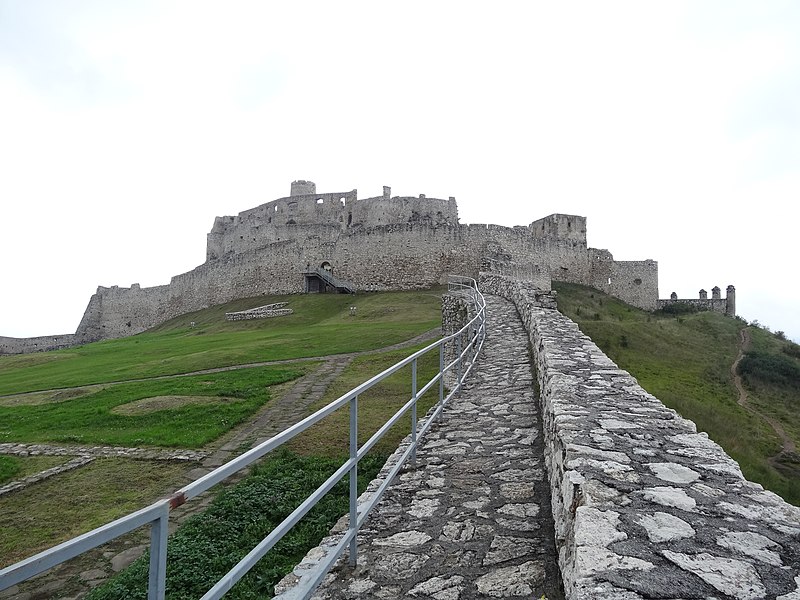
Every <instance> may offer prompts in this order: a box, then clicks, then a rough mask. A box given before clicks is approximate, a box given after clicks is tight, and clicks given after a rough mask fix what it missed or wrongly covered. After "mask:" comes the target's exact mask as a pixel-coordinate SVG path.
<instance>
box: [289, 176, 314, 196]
mask: <svg viewBox="0 0 800 600" xmlns="http://www.w3.org/2000/svg"><path fill="white" fill-rule="evenodd" d="M316 193H317V185H316V184H315V183H314V182H313V181H305V180H304V179H298V180H297V181H293V182H292V193H291V194H290V196H313V195H314V194H316Z"/></svg>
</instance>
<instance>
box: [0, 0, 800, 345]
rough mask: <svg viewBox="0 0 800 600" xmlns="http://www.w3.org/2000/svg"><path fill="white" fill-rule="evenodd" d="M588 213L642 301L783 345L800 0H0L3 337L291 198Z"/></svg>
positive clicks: (788, 325)
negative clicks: (738, 324) (698, 306)
mask: <svg viewBox="0 0 800 600" xmlns="http://www.w3.org/2000/svg"><path fill="white" fill-rule="evenodd" d="M294 179H310V180H312V181H315V182H316V183H317V189H318V191H320V192H335V191H345V190H351V189H353V188H358V190H359V196H360V197H368V196H376V195H380V193H381V186H383V185H390V186H392V193H393V194H396V195H408V196H416V195H418V194H426V195H428V196H432V197H439V198H447V197H448V196H455V197H456V198H457V200H458V205H459V212H460V217H461V222H462V223H498V224H502V225H527V224H529V223H530V222H531V221H534V220H536V219H538V218H541V217H543V216H546V215H549V214H552V213H555V212H560V213H569V214H578V215H584V216H586V217H587V220H588V223H587V225H588V238H589V244H590V246H593V247H597V248H607V249H609V250H610V251H611V252H612V253H613V255H614V257H615V258H616V259H618V260H641V259H646V258H652V259H655V260H657V261H658V263H659V275H660V286H659V287H660V296H661V297H662V298H665V297H668V296H669V294H670V292H672V291H675V292H677V293H678V295H679V296H680V297H682V298H686V297H689V298H694V297H697V292H698V290H700V288H705V289H706V290H709V292H710V290H711V288H712V287H713V286H714V285H718V286H719V287H720V288H722V290H723V294H724V290H725V287H726V286H727V285H728V284H734V285H735V286H736V291H737V308H738V313H739V314H740V315H741V316H743V317H745V318H746V319H748V320H754V319H757V320H758V321H759V322H761V323H762V324H766V325H768V326H770V327H771V328H772V329H773V330H783V331H785V332H786V333H787V334H789V335H790V336H791V337H793V338H794V339H796V340H800V315H798V311H797V307H798V302H800V301H799V300H798V298H800V278H798V276H797V271H798V269H797V267H796V266H795V259H796V258H797V257H798V251H797V238H798V230H797V228H798V218H797V217H798V212H799V211H800V209H798V200H799V199H800V3H798V2H795V1H792V0H790V1H786V2H777V1H769V0H759V1H757V2H756V1H755V0H754V1H752V2H735V1H731V0H724V1H719V2H717V1H703V0H698V1H693V2H679V1H673V0H671V1H670V2H642V1H641V0H636V1H632V2H622V1H604V2H597V1H590V2H589V1H587V2H580V1H573V2H533V1H525V2H493V3H488V2H482V3H475V2H465V1H463V0H461V1H458V2H441V1H437V2H430V1H426V2H413V1H404V2H395V3H391V4H390V3H383V2H363V3H354V2H346V1H336V2H330V1H327V2H318V3H316V2H314V3H312V2H302V1H293V2H277V1H276V2H266V1H258V2H213V3H212V2H203V1H197V0H192V1H186V2H168V1H158V2H156V1H153V2H146V1H137V2H107V1H105V0H97V1H88V0H72V1H70V2H62V1H60V0H53V1H45V0H0V202H2V204H1V206H2V211H0V219H2V221H0V223H2V228H1V230H2V234H0V256H1V258H0V335H8V336H16V337H25V336H32V335H46V334H55V333H69V332H73V331H74V330H75V328H76V327H77V325H78V323H79V321H80V319H81V316H82V315H83V311H84V309H85V307H86V304H87V303H88V301H89V297H90V296H91V294H92V293H94V291H95V290H96V288H97V286H98V285H104V286H111V285H120V286H129V285H130V284H131V283H140V284H141V285H142V286H151V285H158V284H164V283H168V282H169V279H170V277H171V276H172V275H176V274H178V273H182V272H185V271H188V270H191V269H193V268H194V267H196V266H197V265H199V264H201V263H202V262H204V260H205V243H206V233H208V231H209V230H210V229H211V226H212V224H213V222H214V217H215V216H217V215H234V214H237V213H238V212H240V211H242V210H246V209H249V208H252V207H255V206H257V205H259V204H262V203H264V202H268V201H270V200H274V199H276V198H279V197H283V196H287V195H288V194H289V185H290V182H291V181H292V180H294Z"/></svg>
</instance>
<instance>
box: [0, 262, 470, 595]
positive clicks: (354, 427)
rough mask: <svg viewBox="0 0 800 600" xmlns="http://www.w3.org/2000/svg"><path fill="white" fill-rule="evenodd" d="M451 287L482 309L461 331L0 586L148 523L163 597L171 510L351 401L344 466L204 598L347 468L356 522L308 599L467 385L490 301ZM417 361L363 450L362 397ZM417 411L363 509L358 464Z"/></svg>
mask: <svg viewBox="0 0 800 600" xmlns="http://www.w3.org/2000/svg"><path fill="white" fill-rule="evenodd" d="M448 279H449V280H448V289H449V290H450V291H456V290H462V291H465V292H466V293H467V294H468V295H469V296H470V298H471V300H472V301H473V302H474V305H475V308H476V311H475V312H476V314H475V316H474V317H473V318H472V319H471V320H470V321H469V322H468V323H467V324H466V325H464V327H462V328H461V329H460V330H459V331H457V332H455V333H453V334H452V335H448V336H446V337H443V338H441V339H439V340H437V341H436V342H433V343H432V344H430V345H428V346H426V347H425V348H423V349H422V350H418V351H417V352H415V353H413V354H412V355H410V356H408V357H406V358H404V359H403V360H401V361H399V362H397V363H395V364H394V365H392V366H391V367H389V368H387V369H385V370H384V371H382V372H381V373H379V374H377V375H375V376H374V377H372V378H371V379H368V380H367V381H365V382H364V383H362V384H360V385H358V386H356V387H355V388H353V389H352V390H350V391H349V392H346V393H345V394H343V395H342V396H340V397H339V398H337V399H336V400H334V401H333V402H331V403H330V404H328V405H327V406H324V407H323V408H321V409H319V410H318V411H316V412H315V413H313V414H312V415H309V416H308V417H306V418H305V419H303V420H302V421H299V422H298V423H296V424H294V425H292V426H291V427H289V428H288V429H285V430H284V431H282V432H281V433H279V434H277V435H275V436H273V437H271V438H270V439H268V440H266V441H265V442H262V443H261V444H259V445H258V446H256V447H254V448H252V449H251V450H248V451H247V452H245V453H244V454H241V455H240V456H238V457H236V458H234V459H233V460H231V461H229V462H227V463H225V464H224V465H222V466H220V467H217V468H216V469H214V470H213V471H211V472H210V473H208V474H206V475H204V476H203V477H200V478H199V479H197V480H195V481H193V482H192V483H189V484H188V485H186V486H184V487H182V488H181V489H179V490H178V491H177V492H175V493H174V494H173V495H172V496H170V497H169V498H166V499H163V500H159V501H157V502H154V503H153V504H151V505H150V506H147V507H145V508H143V509H141V510H138V511H136V512H134V513H131V514H129V515H126V516H124V517H121V518H119V519H116V520H114V521H112V522H110V523H107V524H105V525H102V526H100V527H98V528H97V529H94V530H92V531H89V532H88V533H85V534H83V535H80V536H78V537H75V538H73V539H71V540H68V541H66V542H63V543H62V544H59V545H57V546H54V547H53V548H50V549H48V550H45V551H43V552H40V553H39V554H36V555H35V556H32V557H30V558H27V559H25V560H22V561H20V562H18V563H15V564H13V565H10V566H8V567H5V568H3V569H0V591H2V590H4V589H7V588H9V587H11V586H12V585H15V584H17V583H20V582H22V581H25V580H27V579H30V578H32V577H34V576H36V575H38V574H39V573H42V572H44V571H46V570H48V569H50V568H52V567H54V566H56V565H59V564H61V563H63V562H65V561H67V560H69V559H71V558H74V557H76V556H78V555H80V554H83V553H84V552H87V551H89V550H91V549H93V548H96V547H97V546H100V545H101V544H104V543H106V542H109V541H111V540H113V539H115V538H118V537H120V536H122V535H124V534H126V533H129V532H131V531H133V530H134V529H137V528H139V527H141V526H143V525H148V524H149V525H150V571H149V579H148V600H163V598H164V594H165V587H166V570H167V529H168V527H167V526H168V518H169V512H170V511H171V510H172V509H174V508H177V507H178V506H180V505H182V504H184V503H185V502H186V501H188V500H190V499H191V498H194V497H195V496H197V495H199V494H202V493H203V492H205V491H207V490H208V489H210V488H211V487H213V486H215V485H216V484H217V483H219V482H221V481H223V480H224V479H226V478H227V477H229V476H230V475H232V474H234V473H235V472H237V471H239V470H241V469H243V468H245V467H247V466H249V465H250V464H252V463H253V462H255V461H256V460H258V459H260V458H262V457H263V456H264V455H265V454H267V453H269V452H271V451H272V450H274V449H275V448H277V447H278V446H280V445H282V444H284V443H285V442H287V441H289V440H290V439H292V438H293V437H295V436H296V435H298V434H300V433H302V432H303V431H305V430H306V429H308V428H309V427H311V426H312V425H314V424H315V423H317V422H319V421H321V420H322V419H324V418H325V417H327V416H329V415H330V414H332V413H333V412H335V411H336V410H338V409H340V408H343V407H344V406H345V405H349V407H350V457H349V458H348V460H347V461H345V462H344V464H342V466H340V467H339V468H338V469H337V470H336V472H335V473H334V474H333V475H331V476H330V477H329V478H328V479H327V480H326V481H325V482H324V483H323V484H322V485H321V486H319V487H318V488H317V489H316V490H315V491H314V492H313V493H312V494H311V495H310V496H309V497H308V498H306V500H304V501H303V503H302V504H300V506H298V507H297V508H296V509H295V510H294V511H293V512H292V513H291V514H290V515H289V516H288V517H286V519H284V520H283V521H282V522H281V523H280V524H279V525H278V526H277V527H275V529H273V530H272V532H271V533H270V534H269V535H267V537H265V538H264V539H263V540H262V541H261V542H260V543H259V544H258V545H257V546H256V547H255V548H253V549H252V550H251V551H250V552H249V553H248V554H247V555H246V556H245V557H244V558H242V559H241V560H240V561H239V563H237V564H236V566H234V567H233V568H232V569H231V570H230V571H229V572H228V573H227V574H225V575H224V576H223V577H222V578H221V579H220V580H219V581H218V582H217V583H216V584H215V585H214V586H213V587H212V588H211V589H210V590H208V592H206V594H205V595H204V596H203V600H212V599H217V598H221V597H222V596H223V595H224V594H225V593H226V592H227V591H229V590H230V589H231V588H232V587H233V586H234V585H235V584H236V582H237V581H239V579H241V578H242V577H243V576H244V575H245V574H246V573H247V572H248V571H249V570H250V569H251V568H252V567H253V566H254V565H255V564H256V562H258V560H259V559H260V558H262V557H263V556H264V555H265V554H266V553H267V552H269V550H270V549H271V548H272V547H273V546H274V545H275V544H276V543H277V542H278V541H279V540H280V539H281V538H282V537H283V536H284V535H285V534H286V533H287V532H288V531H289V530H290V529H291V528H292V527H293V526H294V525H295V524H296V523H297V522H298V521H299V520H300V519H302V518H303V516H304V515H305V514H306V513H307V512H308V511H309V510H311V509H312V508H313V507H314V506H315V505H316V503H317V502H318V501H319V500H320V499H321V498H322V497H323V496H324V495H325V494H326V493H327V492H328V491H330V489H331V488H332V487H333V486H334V485H336V483H338V481H339V480H340V479H342V478H343V477H344V476H345V474H349V480H350V513H349V514H350V521H349V526H348V530H347V532H346V534H345V535H344V536H343V537H342V539H341V541H340V542H339V544H338V545H337V546H336V548H335V550H334V552H332V553H331V554H329V555H328V557H327V559H326V560H325V561H324V562H323V563H322V564H321V568H320V571H319V574H318V575H317V576H316V577H315V578H314V579H313V580H309V581H308V582H302V581H301V583H300V585H298V588H296V590H295V594H296V597H298V598H308V597H309V596H310V595H311V594H312V593H313V591H314V589H315V588H316V587H317V585H319V583H320V581H322V579H323V577H324V576H325V574H326V573H327V572H328V571H329V570H330V568H331V566H332V565H333V563H334V562H335V561H336V559H337V558H338V557H339V556H340V555H341V554H342V553H343V552H344V550H345V549H346V548H349V550H350V556H349V558H350V563H351V564H352V565H355V564H356V560H357V547H356V534H357V533H358V529H359V527H360V526H361V525H362V524H363V523H364V520H365V519H366V517H367V515H368V514H369V512H370V511H371V510H372V508H373V507H374V506H375V504H376V503H377V502H378V500H380V498H381V496H382V495H383V493H384V491H385V490H386V488H387V487H388V486H389V483H390V482H391V481H392V479H393V478H394V476H395V475H396V474H397V473H398V472H399V470H400V469H401V468H402V467H403V465H404V464H405V462H406V461H407V460H408V459H409V457H410V458H411V459H412V462H414V461H415V460H416V449H417V444H418V441H419V439H420V438H421V437H422V436H423V435H424V434H425V432H427V430H428V428H429V427H430V426H431V424H432V423H433V422H434V421H435V420H436V418H438V416H439V415H440V414H441V412H442V410H443V409H444V407H445V405H446V404H447V402H448V401H449V400H450V399H451V398H452V397H453V396H454V395H455V394H458V393H459V391H460V390H461V387H462V385H463V383H464V381H465V379H466V378H467V376H468V374H469V372H470V371H471V370H472V367H473V365H474V362H475V358H476V357H477V355H478V353H479V352H480V350H481V348H482V346H483V340H484V338H485V335H486V333H485V323H486V318H485V312H486V311H485V309H486V303H485V301H484V298H483V295H482V294H481V293H480V290H478V286H477V283H476V282H475V280H474V279H472V278H468V277H456V276H451V277H449V278H448ZM467 333H468V334H469V339H468V341H467V343H462V338H463V336H464V334H467ZM453 342H455V343H456V345H457V353H456V357H455V358H454V359H453V360H452V361H450V362H449V363H447V364H445V360H444V347H445V344H448V343H453ZM435 350H438V351H439V371H438V373H437V374H436V375H434V376H433V377H432V378H431V379H430V381H428V382H427V383H425V384H424V385H423V386H422V387H421V388H419V389H418V387H417V361H418V360H419V358H421V357H423V356H425V355H426V354H428V353H430V352H433V351H435ZM408 365H411V390H412V391H411V398H410V400H408V402H406V403H405V404H404V405H403V406H402V407H401V408H400V409H399V410H398V411H397V412H396V413H395V414H394V415H393V416H392V417H390V418H389V420H387V422H386V423H385V424H384V425H382V426H381V428H380V429H378V431H376V432H375V433H374V434H373V435H372V437H370V439H369V440H367V441H366V442H365V443H364V444H363V445H362V446H361V447H360V448H359V447H358V396H359V395H360V394H362V393H364V392H365V391H367V390H368V389H369V388H371V387H372V386H374V385H375V384H377V383H379V382H380V381H382V380H384V379H386V378H387V377H389V376H390V375H392V374H393V373H395V372H397V371H399V370H400V369H402V368H403V367H406V366H408ZM452 369H455V370H456V372H457V374H458V375H457V377H456V379H455V385H454V386H453V389H451V390H450V392H449V393H448V394H447V396H445V395H444V375H445V373H447V372H448V371H450V370H452ZM437 383H438V384H439V400H438V402H437V405H436V407H435V409H434V410H433V411H432V413H431V415H430V418H429V419H427V421H426V422H425V423H424V424H423V426H422V428H421V429H419V430H418V424H417V400H419V398H421V397H422V396H423V395H424V394H425V393H427V392H428V391H429V390H431V389H432V388H433V386H434V385H436V384H437ZM409 410H410V411H411V444H410V445H409V447H408V448H407V449H406V450H405V452H404V453H403V455H402V456H401V459H400V460H399V461H398V462H397V463H396V464H395V465H394V467H393V468H392V470H391V471H390V472H389V474H388V475H387V477H386V478H385V480H384V481H383V482H382V484H381V485H380V486H379V488H378V490H377V491H376V493H375V494H374V495H373V496H372V498H371V499H370V500H369V502H367V503H366V504H364V505H362V507H361V510H359V509H358V508H359V507H358V504H357V502H358V492H357V488H356V484H357V473H358V462H359V461H360V460H361V459H362V458H363V457H364V456H365V455H366V454H367V452H368V451H369V450H370V449H371V448H372V447H373V446H374V445H375V444H376V443H377V442H378V440H380V439H381V438H382V437H383V436H384V435H385V434H386V433H387V432H388V431H389V429H390V428H391V427H392V426H393V425H394V424H396V423H397V422H398V421H399V420H400V419H401V418H402V417H403V415H405V414H406V413H407V412H408V411H409Z"/></svg>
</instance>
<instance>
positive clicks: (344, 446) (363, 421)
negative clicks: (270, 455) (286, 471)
mask: <svg viewBox="0 0 800 600" xmlns="http://www.w3.org/2000/svg"><path fill="white" fill-rule="evenodd" d="M423 347H424V345H421V346H418V347H416V348H408V349H404V350H398V351H393V352H384V353H381V354H380V355H376V356H363V357H359V358H356V359H355V360H353V362H352V363H351V364H350V365H349V366H348V367H347V368H346V369H345V370H344V371H343V372H342V374H341V376H339V377H338V378H337V379H336V381H335V382H334V383H333V384H332V385H330V386H329V387H328V389H327V391H326V392H325V395H324V396H323V398H322V399H321V400H320V401H318V402H316V403H315V404H314V405H312V406H311V410H312V411H314V410H318V409H320V408H322V407H323V406H325V405H327V404H328V403H330V402H332V401H334V400H336V399H337V398H338V397H340V396H341V395H342V394H345V393H346V392H348V391H350V390H351V389H353V388H354V387H356V386H357V385H359V384H361V383H363V382H364V381H367V380H368V379H370V378H371V377H373V376H375V375H377V374H378V373H380V372H381V371H383V370H384V369H387V368H388V367H390V366H392V365H393V364H395V363H397V362H399V361H400V360H402V359H403V358H405V357H406V356H409V355H410V354H413V353H414V352H415V351H417V350H419V349H420V348H423ZM418 362H419V364H418V365H417V382H418V388H422V387H423V386H424V385H425V383H427V382H428V381H429V380H430V379H431V378H432V377H433V376H434V375H436V373H437V372H438V370H439V352H438V351H434V352H429V353H428V354H427V355H426V356H424V357H422V358H421V359H420V360H419V361H418ZM438 394H439V386H438V385H435V386H433V388H432V389H431V390H429V391H428V393H426V394H425V396H424V397H422V398H420V399H419V401H418V406H417V414H418V417H419V418H422V417H423V416H424V415H425V413H426V412H427V411H428V409H429V408H430V407H431V406H432V405H433V404H435V403H436V401H437V400H438V398H439V395H438ZM410 399H411V366H410V365H409V366H407V367H404V368H403V369H401V370H400V371H398V372H397V373H394V374H392V375H391V376H390V377H388V378H387V379H385V380H383V381H381V382H380V383H378V384H376V385H375V386H373V387H372V388H370V389H369V390H368V391H367V392H365V393H363V394H361V395H360V396H359V397H358V443H359V446H361V445H362V444H364V442H366V441H367V440H368V439H369V438H370V437H371V436H372V435H373V434H374V433H375V432H376V431H377V430H378V429H380V427H381V426H383V424H384V423H386V421H388V420H389V418H390V417H391V416H392V415H394V413H396V412H397V411H398V410H399V409H400V408H401V407H402V406H403V405H404V404H405V403H406V402H408V400H410ZM349 419H350V413H349V409H348V407H343V408H341V409H339V410H338V411H336V412H335V413H333V414H332V415H329V416H328V417H326V418H325V419H324V420H322V421H320V422H319V423H317V424H316V425H314V426H313V427H311V428H309V429H308V430H306V431H305V432H303V433H302V434H301V435H299V436H298V437H297V438H296V439H295V440H293V441H292V442H290V443H289V448H291V449H292V450H293V451H294V452H297V453H298V454H302V455H305V456H337V455H341V456H345V455H347V452H348V449H349V447H350V446H349V437H348V436H349V427H350V425H349V422H350V421H349ZM410 431H411V413H410V411H409V412H408V413H407V416H406V417H404V418H403V419H401V420H400V421H399V422H398V423H397V424H395V426H394V427H393V428H392V429H390V430H389V431H388V432H387V433H386V435H385V436H384V437H383V438H381V440H380V441H379V442H378V443H377V445H376V446H375V450H376V451H377V452H380V453H382V454H390V453H391V452H393V451H394V450H395V448H397V446H398V444H399V443H400V441H401V440H402V439H403V438H404V437H405V436H406V435H408V433H409V432H410Z"/></svg>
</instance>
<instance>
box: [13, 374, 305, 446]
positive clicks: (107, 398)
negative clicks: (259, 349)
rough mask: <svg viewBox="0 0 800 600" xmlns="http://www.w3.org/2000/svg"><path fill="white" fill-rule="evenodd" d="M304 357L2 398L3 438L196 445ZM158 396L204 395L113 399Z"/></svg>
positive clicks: (260, 401) (265, 394)
mask: <svg viewBox="0 0 800 600" xmlns="http://www.w3.org/2000/svg"><path fill="white" fill-rule="evenodd" d="M308 368H309V365H308V364H306V363H300V364H297V365H295V366H288V365H287V366H285V367H283V366H282V367H257V368H251V369H240V370H234V371H220V372H216V373H209V374H205V375H191V376H186V377H176V378H169V379H156V380H151V381H138V382H130V383H120V384H116V385H111V386H108V387H104V388H102V389H100V390H99V391H96V392H94V393H89V394H88V395H84V396H79V397H76V398H73V399H70V400H65V401H61V402H53V403H44V404H36V405H19V406H0V423H2V425H0V441H1V442H8V441H15V442H56V443H65V442H67V443H78V444H111V445H116V446H177V447H183V448H198V447H201V446H203V445H205V444H206V443H208V442H210V441H211V440H214V439H216V438H217V437H219V436H220V435H222V434H223V433H224V432H226V431H228V430H229V429H231V428H232V427H234V426H236V425H237V424H239V423H241V422H242V421H243V420H244V419H246V418H247V417H249V416H250V415H252V414H253V413H254V412H255V411H256V410H258V408H259V407H261V406H262V405H264V404H265V403H266V402H267V401H268V400H269V398H270V392H269V388H270V386H273V385H277V384H280V383H283V382H286V381H291V380H292V379H295V378H297V377H299V376H301V375H302V374H303V373H304V372H305V371H306V370H307V369H308ZM158 396H189V397H205V398H208V399H209V400H210V402H205V403H202V404H188V405H182V406H181V405H179V406H176V407H174V408H164V409H161V410H153V411H147V412H144V413H143V414H118V413H117V412H115V411H114V409H115V407H119V406H122V405H126V404H129V403H133V402H136V401H139V400H142V399H146V398H152V397H158Z"/></svg>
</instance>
